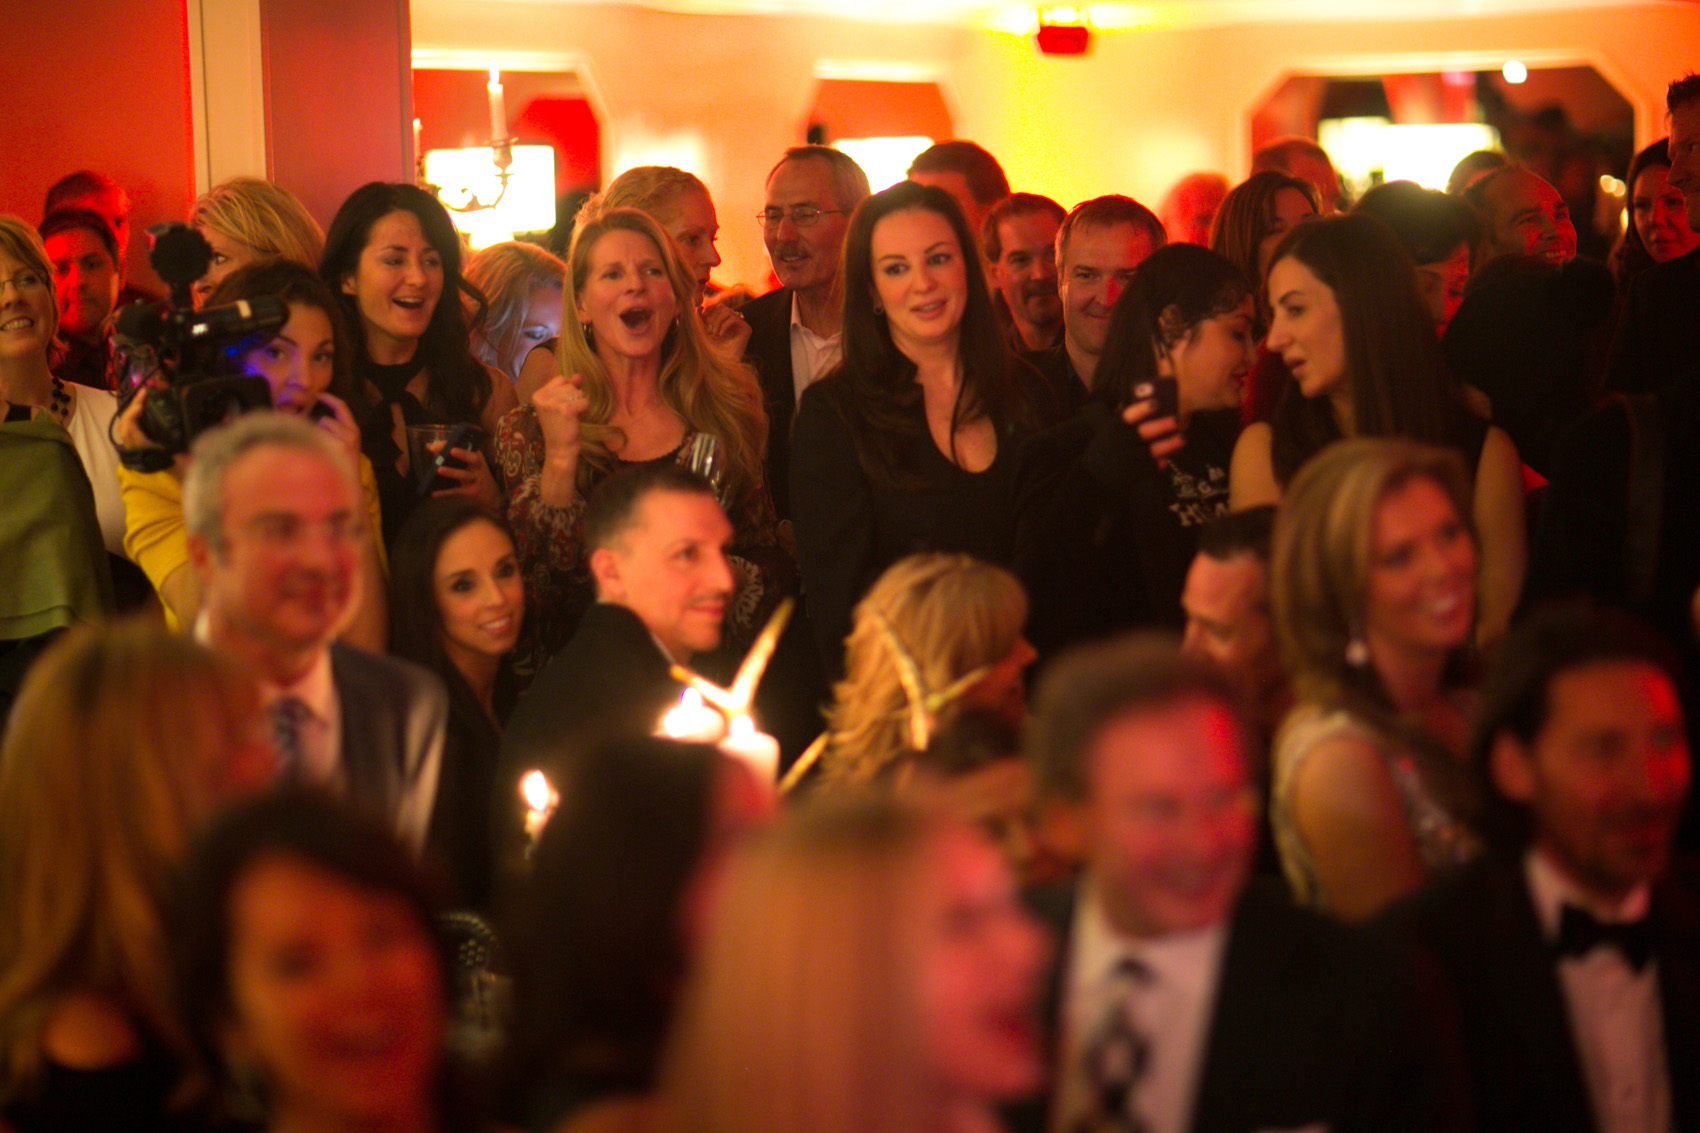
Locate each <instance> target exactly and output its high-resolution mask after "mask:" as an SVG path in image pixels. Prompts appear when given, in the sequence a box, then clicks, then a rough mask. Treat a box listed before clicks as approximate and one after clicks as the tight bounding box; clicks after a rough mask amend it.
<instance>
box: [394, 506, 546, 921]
mask: <svg viewBox="0 0 1700 1133" xmlns="http://www.w3.org/2000/svg"><path fill="white" fill-rule="evenodd" d="M394 562H395V570H394V572H393V573H392V574H391V575H390V608H391V609H392V610H397V611H405V612H406V616H403V617H398V618H395V619H394V620H393V621H392V622H391V624H390V652H391V653H392V654H394V655H395V656H397V657H403V658H406V659H407V660H409V661H413V662H415V663H416V664H419V665H423V666H425V667H426V668H427V669H430V670H431V671H432V672H433V673H436V674H437V676H438V677H439V678H441V680H442V682H443V687H445V688H446V689H448V692H449V724H448V738H447V740H446V741H445V743H444V746H443V769H442V780H441V782H440V784H439V785H438V788H437V808H436V810H435V812H434V813H433V814H432V816H431V825H430V828H429V833H428V834H427V837H426V845H427V847H428V848H429V850H430V851H431V852H433V853H434V854H435V855H436V857H437V859H438V860H439V861H440V862H441V864H442V865H443V867H444V868H445V869H446V870H447V871H448V872H449V874H450V875H451V876H452V877H453V878H454V880H455V882H456V892H455V896H456V897H457V898H458V899H459V901H460V902H461V903H462V904H464V905H465V906H467V907H469V908H474V909H487V908H488V907H489V896H490V879H491V876H492V870H493V868H494V861H495V859H494V856H493V851H492V848H491V841H490V799H491V797H492V795H493V793H494V791H495V789H496V753H497V749H498V748H499V747H500V745H501V739H502V728H503V725H505V724H506V723H507V719H508V713H509V712H510V711H512V710H513V706H514V701H515V699H516V698H517V697H518V694H519V689H518V687H517V685H516V682H515V679H514V674H513V669H512V665H511V663H510V661H511V657H512V655H513V652H514V647H515V645H516V644H517V643H518V642H519V638H520V632H521V630H522V628H523V627H524V624H525V582H524V580H523V578H522V577H521V575H520V569H519V556H518V553H517V552H516V551H515V550H514V540H513V535H512V533H511V532H510V531H509V530H508V524H507V521H506V520H504V519H501V518H499V517H497V516H495V515H493V514H491V513H490V512H487V511H485V510H484V509H483V508H481V507H479V506H478V504H476V503H474V502H473V501H472V500H469V499H467V498H466V497H464V496H443V497H440V498H438V499H434V500H427V501H426V502H425V503H423V504H420V505H419V507H418V509H417V510H415V511H414V513H413V514H412V515H410V516H408V518H407V522H406V523H404V524H402V527H401V531H400V532H399V533H397V535H396V542H395V559H394Z"/></svg>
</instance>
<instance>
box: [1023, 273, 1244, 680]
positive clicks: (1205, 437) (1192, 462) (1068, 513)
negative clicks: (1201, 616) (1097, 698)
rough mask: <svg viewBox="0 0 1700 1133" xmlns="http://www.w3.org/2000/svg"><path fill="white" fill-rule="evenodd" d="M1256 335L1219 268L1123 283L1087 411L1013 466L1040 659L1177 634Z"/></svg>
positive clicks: (1238, 281)
mask: <svg viewBox="0 0 1700 1133" xmlns="http://www.w3.org/2000/svg"><path fill="white" fill-rule="evenodd" d="M1256 334H1257V330H1256V312H1255V309H1254V307H1253V305H1252V287H1251V283H1250V280H1249V279H1248V278H1247V277H1246V276H1245V275H1243V274H1242V273H1241V272H1240V270H1239V269H1238V268H1237V267H1235V266H1234V264H1233V263H1231V262H1230V261H1229V260H1228V259H1227V258H1226V257H1225V256H1221V255H1218V254H1217V253H1215V252H1212V251H1210V250H1209V249H1207V248H1201V247H1199V246H1198V245H1196V244H1170V245H1168V246H1166V247H1163V248H1159V249H1157V250H1156V251H1155V252H1153V253H1151V255H1150V256H1148V257H1146V259H1145V260H1144V261H1142V262H1141V263H1140V265H1139V267H1138V268H1136V269H1135V270H1134V273H1133V279H1132V281H1130V282H1129V284H1128V286H1127V288H1126V290H1124V291H1123V292H1122V293H1121V295H1120V296H1119V297H1118V298H1117V300H1116V305H1115V307H1114V308H1113V309H1112V311H1111V313H1110V327H1109V331H1108V332H1107V334H1106V335H1105V340H1104V353H1103V356H1102V359H1101V360H1100V361H1099V363H1098V369H1097V372H1096V373H1095V374H1094V376H1093V379H1092V397H1091V400H1090V401H1089V402H1088V403H1087V405H1086V408H1085V409H1084V410H1083V412H1082V413H1081V415H1080V416H1079V417H1077V418H1075V419H1074V420H1072V421H1068V422H1065V423H1064V424H1062V425H1059V426H1057V427H1056V428H1054V429H1051V430H1049V431H1048V432H1046V433H1044V434H1042V435H1041V436H1040V437H1038V438H1036V439H1035V440H1034V442H1033V444H1032V445H1031V446H1030V451H1029V455H1028V458H1027V459H1026V460H1024V461H1023V464H1022V476H1021V480H1022V483H1021V495H1020V511H1019V514H1020V517H1021V520H1020V529H1019V543H1020V551H1019V560H1018V565H1019V569H1020V572H1021V574H1022V577H1023V581H1025V582H1026V583H1027V586H1028V590H1029V593H1030V594H1031V595H1032V597H1033V640H1034V642H1035V643H1036V644H1037V645H1038V646H1039V648H1040V649H1041V651H1044V652H1051V651H1054V650H1055V649H1057V648H1060V647H1062V646H1064V645H1067V644H1070V643H1072V642H1075V641H1078V640H1081V639H1083V638H1087V637H1093V636H1102V635H1104V634H1107V633H1114V632H1116V631H1117V630H1122V629H1132V628H1134V627H1136V626H1151V625H1167V626H1171V627H1173V628H1176V629H1179V628H1180V627H1181V625H1182V624H1183V622H1184V617H1183V615H1182V612H1181V604H1180V599H1181V587H1182V584H1183V583H1184V582H1185V579H1186V572H1187V568H1188V566H1189V565H1190V564H1191V562H1192V557H1193V552H1194V551H1195V550H1196V549H1197V545H1198V538H1197V529H1198V528H1199V527H1201V526H1202V525H1203V524H1205V523H1207V522H1209V521H1210V520H1211V519H1214V518H1215V517H1217V516H1218V515H1221V514H1222V513H1224V512H1225V511H1227V508H1228V465H1229V461H1230V458H1231V457H1232V454H1233V447H1234V439H1235V437H1237V436H1238V434H1239V414H1238V413H1237V412H1236V410H1237V408H1238V406H1239V404H1240V398H1241V396H1242V395H1243V392H1244V388H1245V382H1246V377H1247V375H1248V373H1249V372H1250V370H1251V367H1252V363H1253V360H1254V358H1255V345H1254V344H1255V341H1256ZM1160 392H1161V393H1162V397H1161V401H1162V402H1163V404H1162V405H1161V407H1159V405H1158V401H1159V398H1158V397H1157V395H1158V394H1159V393H1160Z"/></svg>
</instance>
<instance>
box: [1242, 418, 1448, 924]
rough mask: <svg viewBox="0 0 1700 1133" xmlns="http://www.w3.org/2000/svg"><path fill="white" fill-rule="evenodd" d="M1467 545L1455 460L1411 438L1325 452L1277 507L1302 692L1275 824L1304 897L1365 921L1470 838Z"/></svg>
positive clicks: (1284, 754)
mask: <svg viewBox="0 0 1700 1133" xmlns="http://www.w3.org/2000/svg"><path fill="white" fill-rule="evenodd" d="M1476 548H1477V542H1476V536H1475V533H1474V531H1473V530H1472V528H1471V526H1470V519H1469V491H1468V487H1467V482H1466V480H1465V476H1464V469H1463V465H1462V463H1461V462H1460V461H1459V459H1458V457H1457V455H1456V454H1455V453H1453V452H1450V451H1448V450H1445V449H1438V448H1432V447H1429V446H1426V445H1418V444H1415V443H1412V442H1410V441H1404V440H1394V439H1376V438H1367V437H1365V438H1359V439H1357V440H1351V441H1340V442H1337V443H1335V444H1333V445H1331V446H1329V447H1328V448H1326V449H1324V450H1323V451H1322V453H1321V454H1319V455H1318V456H1317V457H1316V458H1315V459H1314V460H1312V461H1311V462H1310V463H1308V464H1306V465H1305V467H1304V468H1303V469H1301V470H1300V471H1299V474H1298V475H1297V476H1296V477H1294V478H1293V482H1292V484H1291V486H1290V488H1289V491H1288V493H1287V498H1286V499H1285V500H1284V501H1283V502H1282V504H1281V507H1280V510H1279V511H1278V512H1277V513H1276V519H1275V545H1274V553H1273V559H1272V562H1271V571H1272V579H1271V585H1270V600H1271V604H1272V606H1273V613H1274V620H1275V631H1276V635H1277V637H1278V638H1279V640H1280V644H1281V652H1282V657H1283V660H1284V661H1285V663H1286V666H1287V670H1288V673H1289V675H1290V676H1291V677H1292V680H1293V687H1294V692H1295V695H1296V697H1297V700H1296V703H1295V705H1294V707H1293V709H1292V711H1291V712H1290V713H1288V715H1287V718H1286V719H1285V720H1284V721H1283V722H1282V724H1281V727H1280V729H1279V731H1278V732H1277V733H1276V737H1275V743H1274V751H1273V757H1272V762H1273V771H1272V781H1273V784H1274V786H1273V791H1272V796H1273V797H1272V799H1271V803H1270V821H1271V825H1272V826H1273V828H1274V831H1275V841H1276V846H1277V847H1278V848H1279V850H1280V852H1281V863H1282V867H1283V870H1284V871H1285V873H1286V875H1287V879H1288V881H1289V882H1290V883H1291V885H1292V887H1293V892H1294V895H1295V896H1296V897H1297V898H1298V899H1299V900H1300V901H1301V902H1303V903H1305V904H1308V905H1312V906H1314V907H1316V908H1320V909H1323V910H1326V911H1328V912H1331V913H1333V914H1334V915H1336V916H1338V917H1341V918H1343V919H1346V920H1361V919H1363V918H1366V917H1368V916H1370V915H1372V914H1374V913H1375V912H1377V911H1379V910H1380V909H1381V908H1383V907H1384V906H1385V905H1387V904H1388V903H1389V902H1391V901H1392V900H1394V899H1395V898H1397V897H1400V896H1403V895H1404V894H1406V893H1409V892H1411V891H1413V890H1415V889H1416V888H1418V887H1419V886H1420V885H1421V884H1422V882H1423V881H1424V880H1425V879H1426V878H1427V877H1428V876H1429V875H1430V874H1432V873H1433V872H1434V871H1436V870H1439V869H1442V868H1445V867H1446V866H1449V865H1455V864H1457V863H1459V862H1461V861H1463V860H1464V859H1466V858H1467V857H1469V856H1471V855H1472V854H1474V853H1475V851H1476V849H1477V847H1478V842H1477V839H1476V836H1475V834H1474V832H1473V831H1472V829H1471V825H1470V823H1471V822H1472V821H1473V820H1474V818H1475V816H1476V813H1477V806H1476V801H1477V800H1476V798H1475V795H1474V792H1473V790H1472V789H1471V785H1470V779H1469V775H1468V773H1467V770H1466V766H1465V760H1464V752H1465V747H1466V741H1467V738H1468V731H1469V708H1470V699H1471V698H1470V696H1469V694H1468V692H1467V685H1466V679H1467V677H1468V676H1469V664H1468V663H1469V660H1470V643H1471V640H1472V630H1473V629H1474V622H1475V614H1476V574H1477V568H1478V556H1477V551H1476Z"/></svg>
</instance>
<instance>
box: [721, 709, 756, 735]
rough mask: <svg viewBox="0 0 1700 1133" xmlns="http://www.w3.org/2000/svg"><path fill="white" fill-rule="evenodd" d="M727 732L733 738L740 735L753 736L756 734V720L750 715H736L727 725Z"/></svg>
mask: <svg viewBox="0 0 1700 1133" xmlns="http://www.w3.org/2000/svg"><path fill="white" fill-rule="evenodd" d="M726 734H727V735H728V736H729V737H731V738H733V739H737V738H738V737H740V736H753V735H755V734H756V722H755V721H754V720H752V719H750V718H749V717H748V716H743V715H739V716H734V717H732V722H731V723H730V724H728V725H726Z"/></svg>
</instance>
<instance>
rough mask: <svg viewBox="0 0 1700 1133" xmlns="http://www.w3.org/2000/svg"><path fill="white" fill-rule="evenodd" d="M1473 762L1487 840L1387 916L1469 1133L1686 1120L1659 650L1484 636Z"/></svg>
mask: <svg viewBox="0 0 1700 1133" xmlns="http://www.w3.org/2000/svg"><path fill="white" fill-rule="evenodd" d="M1500 648H1501V652H1500V655H1499V656H1498V657H1497V658H1496V660H1495V665H1494V669H1493V671H1492V673H1490V675H1489V678H1488V681H1487V683H1486V685H1485V687H1484V690H1483V700H1484V703H1483V706H1482V711H1481V714H1480V718H1479V722H1478V725H1477V730H1476V734H1475V738H1474V740H1473V744H1472V753H1471V754H1472V757H1473V760H1474V764H1475V766H1477V767H1478V768H1481V769H1483V770H1484V771H1485V776H1486V778H1487V780H1488V782H1487V783H1486V785H1485V788H1484V791H1485V797H1486V800H1487V804H1488V809H1487V817H1488V819H1489V821H1488V829H1489V833H1490V834H1491V835H1492V843H1493V848H1492V849H1491V850H1490V851H1489V852H1488V853H1487V854H1485V855H1484V856H1483V857H1482V858H1481V859H1479V860H1478V861H1476V862H1475V863H1473V864H1472V865H1470V866H1468V867H1466V868H1465V869H1464V870H1463V871H1461V872H1460V873H1458V874H1457V875H1455V876H1453V877H1450V878H1446V879H1443V880H1441V881H1440V882H1438V883H1437V884H1435V885H1433V886H1431V887H1430V888H1429V889H1428V890H1426V891H1424V892H1422V893H1418V894H1416V895H1414V896H1413V897H1411V898H1409V899H1407V901H1405V902H1403V903H1401V904H1400V905H1398V906H1395V907H1394V908H1393V909H1391V910H1389V912H1388V913H1387V914H1386V919H1387V921H1388V923H1389V925H1390V926H1392V927H1394V928H1396V929H1398V930H1401V931H1403V932H1404V933H1406V934H1408V935H1409V936H1410V937H1411V938H1412V939H1414V940H1416V941H1417V942H1419V944H1420V945H1421V947H1422V949H1423V951H1424V954H1425V956H1426V957H1427V958H1428V959H1430V960H1432V962H1433V965H1434V968H1435V970H1436V971H1437V972H1438V973H1439V975H1440V977H1441V979H1440V986H1441V988H1442V989H1443V990H1444V991H1445V992H1446V993H1448V999H1449V1001H1450V1005H1451V1007H1452V1008H1453V1010H1454V1012H1455V1014H1456V1017H1457V1020H1458V1024H1459V1028H1460V1031H1461V1033H1462V1035H1463V1037H1464V1040H1465V1054H1466V1064H1467V1069H1468V1077H1469V1084H1470V1093H1471V1096H1472V1098H1473V1101H1474V1106H1475V1111H1476V1124H1477V1126H1478V1127H1479V1128H1481V1129H1484V1130H1487V1129H1492V1130H1496V1131H1500V1130H1503V1131H1507V1133H1517V1131H1520V1130H1530V1131H1533V1130H1542V1131H1543V1133H1628V1131H1631V1130H1633V1131H1636V1133H1653V1131H1659V1133H1663V1131H1670V1130H1680V1129H1695V1128H1700V873H1697V872H1696V870H1695V868H1694V866H1693V863H1692V862H1689V861H1686V860H1681V859H1673V858H1672V854H1671V843H1672V839H1673V837H1674V835H1675V831H1676V826H1677V822H1678V819H1679V817H1680V815H1681V811H1682V803H1683V798H1684V796H1685V794H1686V793H1687V790H1688V783H1689V754H1688V746H1687V741H1686V739H1685V733H1684V731H1683V719H1682V710H1681V707H1680V701H1679V699H1678V695H1677V684H1676V680H1675V673H1676V669H1675V667H1674V663H1673V661H1672V660H1671V659H1670V654H1669V651H1668V648H1667V647H1666V645H1665V644H1664V643H1663V642H1662V641H1661V640H1660V639H1658V638H1656V637H1655V636H1653V635H1652V633H1651V631H1649V630H1647V629H1645V628H1644V627H1643V626H1641V625H1639V624H1638V623H1635V622H1632V621H1630V620H1629V619H1628V618H1627V617H1625V616H1623V615H1619V614H1613V613H1608V612H1604V611H1601V610H1599V609H1595V608H1589V607H1569V608H1559V609H1555V610H1550V611H1548V612H1546V613H1544V614H1542V615H1538V616H1537V617H1535V618H1534V619H1531V620H1530V621H1529V622H1527V623H1525V624H1524V625H1522V626H1520V627H1519V628H1517V629H1516V630H1514V631H1513V632H1512V633H1511V634H1510V635H1509V636H1508V637H1507V639H1506V640H1505V641H1504V642H1503V643H1502V645H1501V647H1500Z"/></svg>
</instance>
